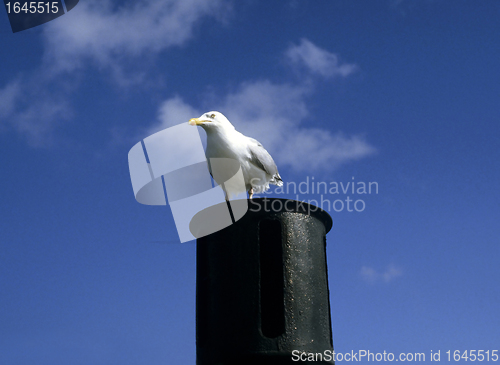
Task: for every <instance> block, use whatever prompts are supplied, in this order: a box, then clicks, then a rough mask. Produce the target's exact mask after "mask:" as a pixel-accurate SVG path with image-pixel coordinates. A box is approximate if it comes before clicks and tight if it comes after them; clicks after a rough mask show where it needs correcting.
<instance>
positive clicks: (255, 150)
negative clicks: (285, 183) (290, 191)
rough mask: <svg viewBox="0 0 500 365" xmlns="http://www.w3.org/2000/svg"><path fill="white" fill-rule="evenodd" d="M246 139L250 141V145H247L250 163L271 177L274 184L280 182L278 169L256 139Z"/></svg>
mask: <svg viewBox="0 0 500 365" xmlns="http://www.w3.org/2000/svg"><path fill="white" fill-rule="evenodd" d="M247 138H248V139H249V140H250V143H249V144H248V149H249V150H250V162H251V163H253V164H254V165H255V166H257V167H259V168H261V169H262V170H264V171H265V172H266V173H268V174H269V175H271V177H272V178H273V179H274V180H276V183H278V182H281V181H282V180H281V176H280V174H279V173H278V167H277V166H276V163H275V162H274V160H273V158H272V157H271V155H270V154H269V152H267V151H266V149H265V148H264V147H263V146H262V144H261V143H260V142H259V141H257V140H256V139H253V138H250V137H247Z"/></svg>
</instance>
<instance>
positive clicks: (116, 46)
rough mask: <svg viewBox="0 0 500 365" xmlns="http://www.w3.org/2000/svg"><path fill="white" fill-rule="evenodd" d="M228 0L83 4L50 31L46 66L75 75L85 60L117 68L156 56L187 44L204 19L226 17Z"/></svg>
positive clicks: (103, 0)
mask: <svg viewBox="0 0 500 365" xmlns="http://www.w3.org/2000/svg"><path fill="white" fill-rule="evenodd" d="M224 3H225V1H224V0H142V1H136V2H127V3H126V4H122V5H120V6H113V4H112V2H111V1H110V0H89V1H81V2H80V3H79V4H78V6H77V7H75V8H74V9H73V10H71V11H70V12H69V13H67V14H66V15H65V16H63V17H61V18H59V19H57V21H53V22H50V23H48V24H47V25H46V26H45V28H44V35H45V43H46V54H45V61H46V64H47V65H49V64H51V65H53V67H54V68H55V70H56V71H60V70H64V71H71V70H73V69H75V68H76V67H78V66H79V65H81V63H82V62H83V61H84V60H92V61H94V62H96V63H97V64H98V65H99V66H111V67H116V66H117V65H116V63H117V62H120V61H122V60H123V58H124V57H134V56H141V55H144V54H147V55H148V56H149V55H154V54H156V53H158V52H161V51H163V50H164V49H166V48H168V47H171V46H176V45H181V44H183V43H184V42H186V41H187V40H188V39H189V38H190V37H191V35H192V32H193V27H194V26H195V24H196V23H197V22H198V21H199V20H200V18H202V17H203V16H213V17H220V16H221V15H220V14H224V11H223V9H226V8H227V4H226V7H223V6H222V5H223V4H224Z"/></svg>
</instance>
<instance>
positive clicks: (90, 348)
mask: <svg viewBox="0 0 500 365" xmlns="http://www.w3.org/2000/svg"><path fill="white" fill-rule="evenodd" d="M499 16H500V5H499V3H498V2H496V1H481V2H473V1H470V0H469V1H466V0H459V1H445V0H420V1H416V0H399V1H396V0H380V1H349V2H347V1H336V0H330V1H326V0H321V1H314V2H306V1H300V0H294V1H281V2H278V1H274V2H264V1H254V0H246V1H238V2H236V1H229V0H182V1H181V0H166V1H159V0H150V1H140V2H132V1H127V2H121V3H120V4H118V3H117V2H112V1H108V0H105V1H94V0H87V1H86V0H81V1H80V3H79V4H78V5H77V6H76V7H75V8H74V9H73V10H72V11H71V12H69V13H68V14H66V15H64V16H62V17H60V18H58V19H56V20H54V21H52V22H49V23H47V24H44V25H41V26H38V27H36V28H33V29H30V30H26V31H23V32H19V33H16V34H13V33H12V32H11V30H10V26H9V24H8V19H7V15H6V14H4V15H3V16H0V34H1V35H0V39H1V47H0V49H1V51H0V64H1V65H2V67H1V68H0V141H1V143H0V149H1V155H0V156H1V157H0V158H1V160H0V171H1V175H2V179H1V180H0V187H1V192H2V198H1V204H0V218H1V221H0V363H1V364H8V365H11V364H37V365H38V364H40V365H42V364H47V365H48V364H50V365H58V364H64V365H66V364H93V365H94V364H95V365H99V364H106V365H108V364H120V365H128V364H131V365H132V364H134V365H135V364H194V363H195V248H196V247H195V243H194V242H188V243H183V244H181V243H179V238H178V236H177V233H176V230H175V225H174V222H173V217H172V214H171V213H170V211H169V209H168V208H165V207H152V206H143V205H140V204H138V203H137V202H136V201H135V199H134V196H133V191H132V186H131V183H130V177H129V171H128V165H127V153H128V151H129V149H130V148H131V147H132V146H133V145H134V144H135V143H137V142H138V141H139V140H140V139H141V138H144V137H146V136H148V135H150V134H152V133H154V132H156V131H159V130H161V129H163V128H166V127H169V126H172V125H176V124H179V123H183V122H186V121H187V120H188V119H189V118H191V117H197V116H199V115H200V114H201V113H202V112H206V111H210V110H219V111H220V112H222V113H224V114H225V115H226V116H227V117H228V118H229V120H231V121H232V122H233V124H234V125H235V126H236V128H237V129H238V130H240V131H241V132H243V133H245V134H247V135H249V136H252V137H254V138H256V139H258V140H259V141H261V142H262V143H263V145H264V146H265V147H266V148H267V149H268V150H269V151H270V153H271V154H272V155H273V157H274V159H275V161H276V163H277V165H278V168H279V171H280V174H281V176H282V177H283V180H284V181H285V182H296V183H300V182H301V181H305V180H306V179H307V178H309V179H312V177H314V178H315V181H325V182H333V181H335V182H343V183H344V184H346V183H347V182H350V181H353V178H354V181H363V182H377V183H378V187H379V189H378V194H373V193H372V194H369V195H368V194H367V195H362V196H361V195H357V194H354V195H352V194H351V195H350V198H351V199H362V200H363V201H364V202H365V204H366V207H365V209H364V210H363V211H362V212H347V211H346V210H343V211H339V212H337V211H335V210H333V209H330V210H329V213H330V214H331V215H332V217H333V220H334V227H333V229H332V231H331V232H330V233H329V234H328V236H327V240H328V252H327V253H328V265H329V282H330V299H331V309H332V324H333V332H334V346H335V349H336V350H337V351H338V352H350V351H351V350H354V351H358V350H360V349H364V350H370V351H372V352H382V351H384V350H385V351H387V352H393V353H395V354H398V353H399V352H424V353H426V354H427V355H428V354H429V353H430V351H431V350H432V351H434V352H435V351H437V350H441V352H442V354H443V353H444V352H445V351H447V350H452V351H453V350H462V351H463V350H471V349H476V350H481V349H482V350H490V351H491V350H495V349H497V350H500V349H499V347H498V346H499V342H498V341H499V339H500V316H499V314H498V306H499V304H500V289H499V286H498V281H499V278H500V268H499V265H498V262H499V258H500V248H499V247H500V246H499V238H498V237H500V228H499V227H500V225H499V224H498V218H500V215H499V213H500V211H499V210H500V206H499V201H500V194H499V189H498V187H497V185H498V181H499V180H500V173H499V169H498V161H499V159H500V148H499V147H500V137H499V136H500V127H499V124H498V121H499V117H500V109H499V107H498V105H499V98H500V67H499V60H500V48H499V47H498V46H499V44H500V33H499V32H498V24H499V22H498V19H499ZM270 195H273V193H271V194H270ZM275 195H280V196H284V197H291V198H294V197H295V195H294V194H292V193H290V194H279V192H278V193H275ZM348 195H349V194H339V195H326V196H325V198H327V199H331V200H335V199H343V200H345V198H346V196H348ZM299 198H300V199H301V200H306V201H307V200H311V199H319V198H320V197H319V196H318V195H317V194H301V195H300V196H299ZM442 356H444V355H442ZM427 359H428V357H427ZM442 361H443V359H442ZM427 362H429V361H427Z"/></svg>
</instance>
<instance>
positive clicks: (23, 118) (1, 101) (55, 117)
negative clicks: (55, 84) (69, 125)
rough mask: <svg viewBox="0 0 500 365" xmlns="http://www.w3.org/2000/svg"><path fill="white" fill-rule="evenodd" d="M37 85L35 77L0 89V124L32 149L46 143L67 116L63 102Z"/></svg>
mask: <svg viewBox="0 0 500 365" xmlns="http://www.w3.org/2000/svg"><path fill="white" fill-rule="evenodd" d="M39 82H40V79H38V78H35V79H33V80H31V81H29V82H26V81H24V80H21V79H19V80H16V81H14V82H11V83H10V84H7V86H5V87H4V88H3V89H0V122H1V123H2V125H3V126H4V127H7V128H10V129H13V130H15V131H16V132H18V133H20V134H21V135H23V136H24V137H25V138H26V139H27V141H28V143H29V144H30V145H31V146H35V147H39V146H44V145H47V144H50V142H51V137H52V130H53V127H54V126H55V125H56V124H58V123H60V122H61V121H62V120H65V119H68V118H69V116H70V115H71V112H70V108H69V106H68V105H67V103H66V101H65V100H64V99H63V98H57V96H56V95H55V94H52V93H49V92H47V91H46V90H44V89H43V87H42V86H40V85H39Z"/></svg>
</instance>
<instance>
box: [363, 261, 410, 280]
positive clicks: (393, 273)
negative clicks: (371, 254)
mask: <svg viewBox="0 0 500 365" xmlns="http://www.w3.org/2000/svg"><path fill="white" fill-rule="evenodd" d="M401 275H403V270H402V269H401V268H399V267H397V266H395V265H394V264H390V265H388V266H387V267H386V269H385V270H384V271H377V270H375V269H374V268H372V267H369V266H363V267H361V270H360V276H361V278H362V279H363V280H364V281H366V282H368V283H376V282H384V283H389V282H391V281H393V280H394V279H396V278H398V277H400V276H401Z"/></svg>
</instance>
